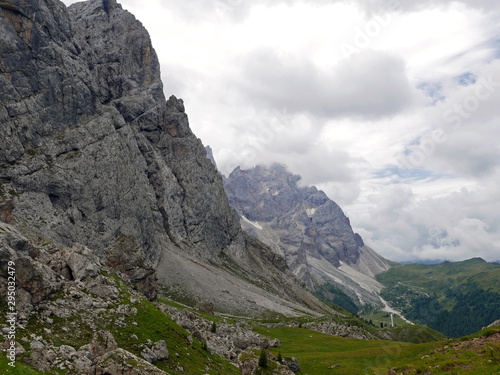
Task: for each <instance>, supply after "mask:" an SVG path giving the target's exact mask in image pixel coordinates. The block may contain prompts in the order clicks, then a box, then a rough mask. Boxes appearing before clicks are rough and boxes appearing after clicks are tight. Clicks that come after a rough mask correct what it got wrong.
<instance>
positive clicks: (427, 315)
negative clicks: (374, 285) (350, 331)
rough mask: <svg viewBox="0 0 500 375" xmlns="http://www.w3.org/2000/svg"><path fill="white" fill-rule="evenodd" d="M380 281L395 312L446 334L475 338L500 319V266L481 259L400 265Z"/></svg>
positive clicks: (384, 275) (379, 278) (385, 295)
mask: <svg viewBox="0 0 500 375" xmlns="http://www.w3.org/2000/svg"><path fill="white" fill-rule="evenodd" d="M377 280H378V281H379V282H381V283H382V284H384V285H385V287H386V288H385V289H384V290H383V291H382V296H383V298H385V299H386V300H387V301H389V302H390V304H391V305H392V306H393V307H394V308H396V309H400V310H402V311H403V313H404V315H405V316H406V317H407V318H408V319H410V320H411V321H413V322H415V323H418V324H425V325H427V326H429V327H431V328H433V329H435V330H437V331H440V332H442V333H444V334H445V335H447V336H451V337H460V336H464V335H468V334H471V333H473V332H475V331H478V330H480V329H481V328H482V327H485V326H487V325H489V324H490V323H491V322H493V321H495V320H497V319H499V318H500V264H497V263H488V262H486V261H485V260H483V259H481V258H472V259H469V260H465V261H461V262H448V261H445V262H442V263H440V264H434V265H424V264H408V265H398V266H395V267H393V268H391V269H390V270H388V271H387V272H385V273H382V274H379V275H377Z"/></svg>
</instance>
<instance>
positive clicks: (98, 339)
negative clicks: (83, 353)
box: [90, 331, 118, 357]
mask: <svg viewBox="0 0 500 375" xmlns="http://www.w3.org/2000/svg"><path fill="white" fill-rule="evenodd" d="M116 348H118V345H117V344H116V341H115V338H114V337H113V335H112V334H111V333H110V332H108V331H98V332H96V333H94V337H93V338H92V341H91V343H90V352H91V353H92V354H93V355H94V356H96V357H100V356H102V355H104V354H106V353H108V352H110V351H113V350H115V349H116Z"/></svg>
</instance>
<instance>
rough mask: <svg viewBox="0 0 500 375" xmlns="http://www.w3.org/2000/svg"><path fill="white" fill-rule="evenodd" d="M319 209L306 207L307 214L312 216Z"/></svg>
mask: <svg viewBox="0 0 500 375" xmlns="http://www.w3.org/2000/svg"><path fill="white" fill-rule="evenodd" d="M316 211H317V209H316V208H306V214H307V216H312V215H314V214H315V213H316Z"/></svg>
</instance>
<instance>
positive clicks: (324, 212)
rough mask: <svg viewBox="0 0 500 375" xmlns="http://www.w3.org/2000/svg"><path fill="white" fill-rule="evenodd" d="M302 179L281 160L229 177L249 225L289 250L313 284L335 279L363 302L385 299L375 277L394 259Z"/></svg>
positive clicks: (232, 196) (293, 264) (234, 200)
mask: <svg viewBox="0 0 500 375" xmlns="http://www.w3.org/2000/svg"><path fill="white" fill-rule="evenodd" d="M299 180H300V176H296V175H292V174H291V173H289V172H288V171H287V170H286V168H285V167H284V166H281V165H277V164H275V165H273V166H272V167H270V168H266V167H262V166H257V167H255V168H253V169H251V170H241V169H240V168H236V169H235V170H234V171H233V172H232V173H231V174H230V175H229V177H228V178H227V179H225V181H224V182H225V188H226V191H227V194H228V197H229V201H230V203H231V205H232V206H233V207H235V208H236V210H237V211H238V213H239V214H240V215H241V223H242V226H243V227H244V228H245V230H247V231H248V233H250V234H251V235H252V236H254V237H256V238H258V239H260V240H261V241H263V242H265V243H267V244H268V245H269V246H271V247H272V248H273V249H274V251H275V252H276V253H278V254H280V255H283V256H284V257H285V258H286V260H287V263H288V265H289V267H290V268H291V269H292V270H293V271H294V273H295V274H296V275H297V276H299V277H300V278H301V279H302V280H304V281H305V282H306V283H307V285H308V286H309V288H311V289H313V290H315V289H316V288H317V287H318V286H319V285H322V284H324V283H325V282H330V283H332V284H335V285H337V286H339V287H340V288H341V289H342V290H344V291H345V292H347V293H348V294H349V295H350V296H351V297H352V298H353V299H354V300H355V301H358V303H359V304H364V303H373V304H379V303H380V300H379V298H378V297H377V295H376V294H377V291H379V290H380V289H381V285H380V284H379V283H378V282H376V281H375V280H374V279H373V276H374V275H376V274H378V273H380V272H383V271H386V270H387V269H389V267H390V262H389V261H387V260H386V259H384V258H382V257H381V256H380V255H378V254H377V253H375V252H374V251H373V250H372V249H370V248H368V247H367V246H365V244H364V243H363V240H362V238H361V236H360V235H359V234H357V233H354V232H353V230H352V228H351V225H350V222H349V219H348V218H347V217H346V216H345V215H344V213H343V212H342V209H341V208H340V207H339V206H338V205H337V204H336V203H335V202H333V201H332V200H330V199H329V198H328V197H327V196H326V194H325V193H324V192H322V191H318V189H316V188H315V187H299V186H298V185H297V183H298V181H299Z"/></svg>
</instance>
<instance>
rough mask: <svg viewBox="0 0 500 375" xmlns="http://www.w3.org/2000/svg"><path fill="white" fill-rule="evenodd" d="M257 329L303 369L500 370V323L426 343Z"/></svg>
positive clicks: (489, 374) (314, 373)
mask: <svg viewBox="0 0 500 375" xmlns="http://www.w3.org/2000/svg"><path fill="white" fill-rule="evenodd" d="M255 330H256V331H257V332H259V333H260V334H262V335H267V336H269V337H277V338H279V339H281V343H282V344H281V347H280V348H277V349H273V350H272V353H273V354H274V355H275V356H278V353H281V354H282V356H294V357H296V358H297V359H298V360H299V362H300V367H301V372H300V373H303V374H309V375H326V374H342V375H351V374H352V375H359V374H364V375H365V374H366V375H370V374H373V375H382V374H384V375H387V374H390V375H396V374H398V375H399V374H425V373H432V374H433V375H440V374H450V373H453V374H479V375H494V374H500V350H499V349H500V344H499V342H498V341H500V328H495V329H489V330H488V331H483V332H480V333H478V334H476V335H475V336H476V337H480V336H483V337H482V338H480V339H479V338H476V339H475V340H474V339H473V338H464V339H463V340H461V341H451V340H446V341H441V342H432V343H424V344H410V343H402V342H395V341H384V340H372V341H367V340H357V339H348V338H341V337H334V336H328V335H324V334H321V333H318V332H312V331H309V330H306V329H302V328H289V327H280V328H274V329H268V328H264V327H255ZM484 336H488V338H486V337H484ZM495 340H496V341H495ZM429 369H432V370H431V371H430V370H429Z"/></svg>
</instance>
